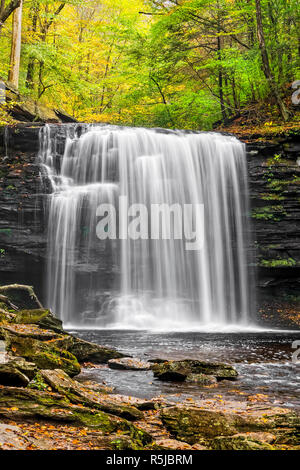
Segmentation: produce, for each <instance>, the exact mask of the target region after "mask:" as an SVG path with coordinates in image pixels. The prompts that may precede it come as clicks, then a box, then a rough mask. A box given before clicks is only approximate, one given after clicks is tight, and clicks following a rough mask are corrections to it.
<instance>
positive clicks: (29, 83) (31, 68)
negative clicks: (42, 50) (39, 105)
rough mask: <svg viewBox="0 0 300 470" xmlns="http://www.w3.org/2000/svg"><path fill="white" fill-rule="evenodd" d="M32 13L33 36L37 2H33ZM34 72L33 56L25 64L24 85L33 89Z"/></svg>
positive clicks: (35, 25) (35, 30) (36, 17)
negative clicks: (26, 64)
mask: <svg viewBox="0 0 300 470" xmlns="http://www.w3.org/2000/svg"><path fill="white" fill-rule="evenodd" d="M32 9H33V14H32V28H31V31H32V32H33V34H34V36H35V34H36V32H37V23H38V14H39V6H38V3H37V2H34V3H33V8H32ZM34 73H35V58H34V57H29V61H28V66H27V76H26V82H25V84H26V87H27V88H29V89H31V90H33V88H34Z"/></svg>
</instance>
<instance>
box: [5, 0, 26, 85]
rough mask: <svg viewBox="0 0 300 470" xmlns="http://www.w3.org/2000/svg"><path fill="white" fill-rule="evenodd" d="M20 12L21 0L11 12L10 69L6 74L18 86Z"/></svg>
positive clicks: (20, 41)
mask: <svg viewBox="0 0 300 470" xmlns="http://www.w3.org/2000/svg"><path fill="white" fill-rule="evenodd" d="M22 12H23V0H21V2H20V5H19V7H18V8H16V10H15V11H14V13H13V31H12V42H11V54H10V69H9V74H8V81H9V82H10V83H11V84H12V85H14V86H15V87H16V88H19V74H20V58H21V43H22Z"/></svg>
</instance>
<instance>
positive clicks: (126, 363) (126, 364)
mask: <svg viewBox="0 0 300 470" xmlns="http://www.w3.org/2000/svg"><path fill="white" fill-rule="evenodd" d="M108 367H110V369H118V370H150V369H151V364H150V363H149V362H146V361H141V360H140V359H135V358H131V357H123V358H121V359H110V360H109V361H108Z"/></svg>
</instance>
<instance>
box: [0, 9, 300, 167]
mask: <svg viewBox="0 0 300 470" xmlns="http://www.w3.org/2000/svg"><path fill="white" fill-rule="evenodd" d="M261 4H262V13H263V27H264V33H265V38H266V46H267V50H268V53H269V60H270V64H271V71H272V74H273V75H274V79H275V82H276V85H277V86H278V89H279V91H280V93H281V94H284V93H285V94H286V96H288V93H290V95H291V90H287V84H290V83H291V82H292V81H293V80H296V79H299V77H300V63H299V55H298V41H299V37H298V36H299V27H298V21H299V10H298V8H297V6H298V0H277V1H276V2H267V1H265V0H262V2H261ZM23 10H24V11H23V36H22V37H23V44H22V56H21V71H20V91H21V93H22V94H24V95H25V96H26V95H28V96H30V97H31V98H33V99H38V100H41V101H42V102H44V103H45V104H47V105H49V106H52V107H55V108H64V109H65V110H66V111H67V112H69V113H70V114H71V115H73V116H74V117H76V118H77V119H79V120H83V121H101V122H113V123H121V124H127V125H147V126H159V127H173V128H186V129H187V128H192V129H203V130H209V129H211V128H212V127H213V124H214V123H216V122H217V121H220V120H223V121H224V120H225V119H226V118H230V117H232V116H237V115H239V113H240V112H241V110H242V109H243V107H245V106H247V107H250V109H251V107H253V106H254V105H255V104H257V103H260V104H261V103H264V104H265V105H266V101H267V98H268V95H269V94H270V89H269V84H268V81H267V80H266V78H265V76H264V73H263V70H262V62H261V60H262V59H261V52H260V49H259V45H258V40H257V32H256V11H255V2H254V1H246V2H245V1H244V0H243V1H242V0H178V1H173V0H172V1H168V2H166V1H164V0H155V1H154V0H119V1H118V2H115V0H101V2H99V1H96V0H68V1H66V2H59V1H52V0H51V1H50V0H28V1H26V2H24V8H23ZM0 34H1V43H0V57H1V58H0V76H2V77H4V78H6V77H7V73H8V70H9V58H10V45H11V35H12V28H11V22H10V21H7V22H5V24H4V27H3V30H2V32H1V33H0ZM290 95H289V98H288V99H289V100H290ZM259 109H260V108H259V106H258V108H255V111H254V114H255V117H258V118H262V119H263V118H264V113H263V114H262V115H260V114H259V113H260V111H259ZM269 109H270V113H271V114H273V115H276V113H277V111H276V108H275V105H274V104H273V103H272V102H269ZM4 114H5V116H4V115H3V116H2V115H1V110H0V123H1V122H3V123H6V122H7V113H4ZM249 118H251V116H249ZM274 163H280V158H279V156H278V158H277V156H275V158H274Z"/></svg>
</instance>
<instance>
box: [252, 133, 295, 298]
mask: <svg viewBox="0 0 300 470" xmlns="http://www.w3.org/2000/svg"><path fill="white" fill-rule="evenodd" d="M247 151H248V154H247V157H248V164H249V183H250V198H251V216H252V223H253V238H254V241H255V264H256V266H257V267H258V276H257V285H258V297H259V299H258V300H259V301H260V302H264V301H271V300H272V299H274V297H277V299H278V300H281V301H284V300H287V301H290V300H291V299H292V298H293V297H295V296H297V295H299V294H297V292H298V291H299V287H300V204H299V202H300V199H299V195H300V136H294V137H290V138H286V139H281V140H278V142H274V143H263V142H257V143H252V144H248V145H247Z"/></svg>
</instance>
